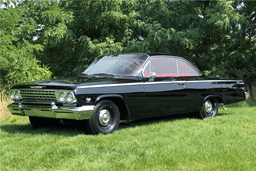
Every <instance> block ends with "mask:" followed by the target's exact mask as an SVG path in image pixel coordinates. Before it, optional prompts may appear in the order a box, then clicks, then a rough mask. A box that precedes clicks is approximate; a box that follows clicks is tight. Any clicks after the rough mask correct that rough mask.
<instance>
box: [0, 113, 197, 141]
mask: <svg viewBox="0 0 256 171" xmlns="http://www.w3.org/2000/svg"><path fill="white" fill-rule="evenodd" d="M183 119H198V117H196V116H195V115H193V114H179V115H168V116H160V117H154V118H145V119H139V120H135V121H133V122H129V123H120V125H119V127H118V130H121V129H129V128H132V127H137V126H143V125H151V124H155V123H160V122H172V121H176V120H183ZM85 128H86V124H85V122H83V121H80V122H70V123H66V122H61V123H60V125H58V126H55V127H53V126H48V127H41V128H33V127H32V125H31V124H30V123H27V124H19V123H17V124H16V123H11V124H6V125H2V126H1V128H0V129H1V130H3V131H5V132H7V133H10V134H16V133H22V134H32V135H33V134H39V135H40V134H42V135H43V134H52V135H61V136H77V135H81V134H88V133H87V131H86V129H85Z"/></svg>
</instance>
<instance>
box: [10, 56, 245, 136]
mask: <svg viewBox="0 0 256 171" xmlns="http://www.w3.org/2000/svg"><path fill="white" fill-rule="evenodd" d="M12 89H13V91H12V93H11V99H13V100H14V103H13V104H10V105H9V106H8V108H9V110H10V111H11V113H12V114H13V115H21V116H29V119H30V122H31V124H32V126H33V127H39V126H44V125H57V124H59V123H60V120H61V119H63V120H64V119H65V120H67V119H70V120H85V121H86V125H87V129H88V131H89V132H91V133H93V134H97V133H104V134H107V133H111V132H113V131H114V130H115V129H117V127H118V125H119V123H120V121H124V122H129V121H132V120H136V119H141V118H148V117H155V116H161V115H170V114H179V113H192V112H193V113H195V112H198V115H199V116H200V117H201V118H205V117H214V116H216V115H217V113H218V104H219V103H223V104H230V103H236V102H239V101H243V100H245V86H244V83H243V82H242V81H241V80H229V79H221V78H209V77H207V76H205V75H204V74H203V73H202V72H200V71H199V70H198V69H197V68H196V67H195V66H194V65H193V64H192V63H191V62H189V61H188V60H186V59H185V58H182V57H178V56H171V55H166V54H145V53H131V54H114V55H107V56H102V57H99V58H98V59H96V60H95V61H94V62H93V63H92V64H91V65H90V66H89V67H88V68H87V69H86V70H85V71H84V72H83V73H81V74H80V75H79V76H78V77H77V78H70V79H62V80H43V81H37V82H34V83H26V84H21V85H15V86H14V87H13V88H12Z"/></svg>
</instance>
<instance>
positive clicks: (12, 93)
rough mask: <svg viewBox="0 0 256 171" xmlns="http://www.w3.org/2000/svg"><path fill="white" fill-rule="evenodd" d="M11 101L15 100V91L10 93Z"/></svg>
mask: <svg viewBox="0 0 256 171" xmlns="http://www.w3.org/2000/svg"><path fill="white" fill-rule="evenodd" d="M11 99H12V100H15V91H14V90H13V91H12V92H11Z"/></svg>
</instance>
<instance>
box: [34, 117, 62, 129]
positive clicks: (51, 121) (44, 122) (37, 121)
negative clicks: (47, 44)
mask: <svg viewBox="0 0 256 171" xmlns="http://www.w3.org/2000/svg"><path fill="white" fill-rule="evenodd" d="M29 121H30V123H31V125H32V126H33V127H34V128H39V127H44V126H58V125H59V124H60V119H56V118H42V117H34V116H29Z"/></svg>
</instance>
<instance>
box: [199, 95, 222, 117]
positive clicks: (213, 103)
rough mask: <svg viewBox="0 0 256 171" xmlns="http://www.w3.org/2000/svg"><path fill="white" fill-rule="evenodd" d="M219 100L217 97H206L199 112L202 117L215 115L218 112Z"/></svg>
mask: <svg viewBox="0 0 256 171" xmlns="http://www.w3.org/2000/svg"><path fill="white" fill-rule="evenodd" d="M218 106H219V104H218V101H217V100H216V99H215V98H211V99H206V100H205V101H204V103H203V105H202V109H201V111H200V112H199V114H200V118H202V119H203V118H206V117H215V116H216V115H217V114H218Z"/></svg>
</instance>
